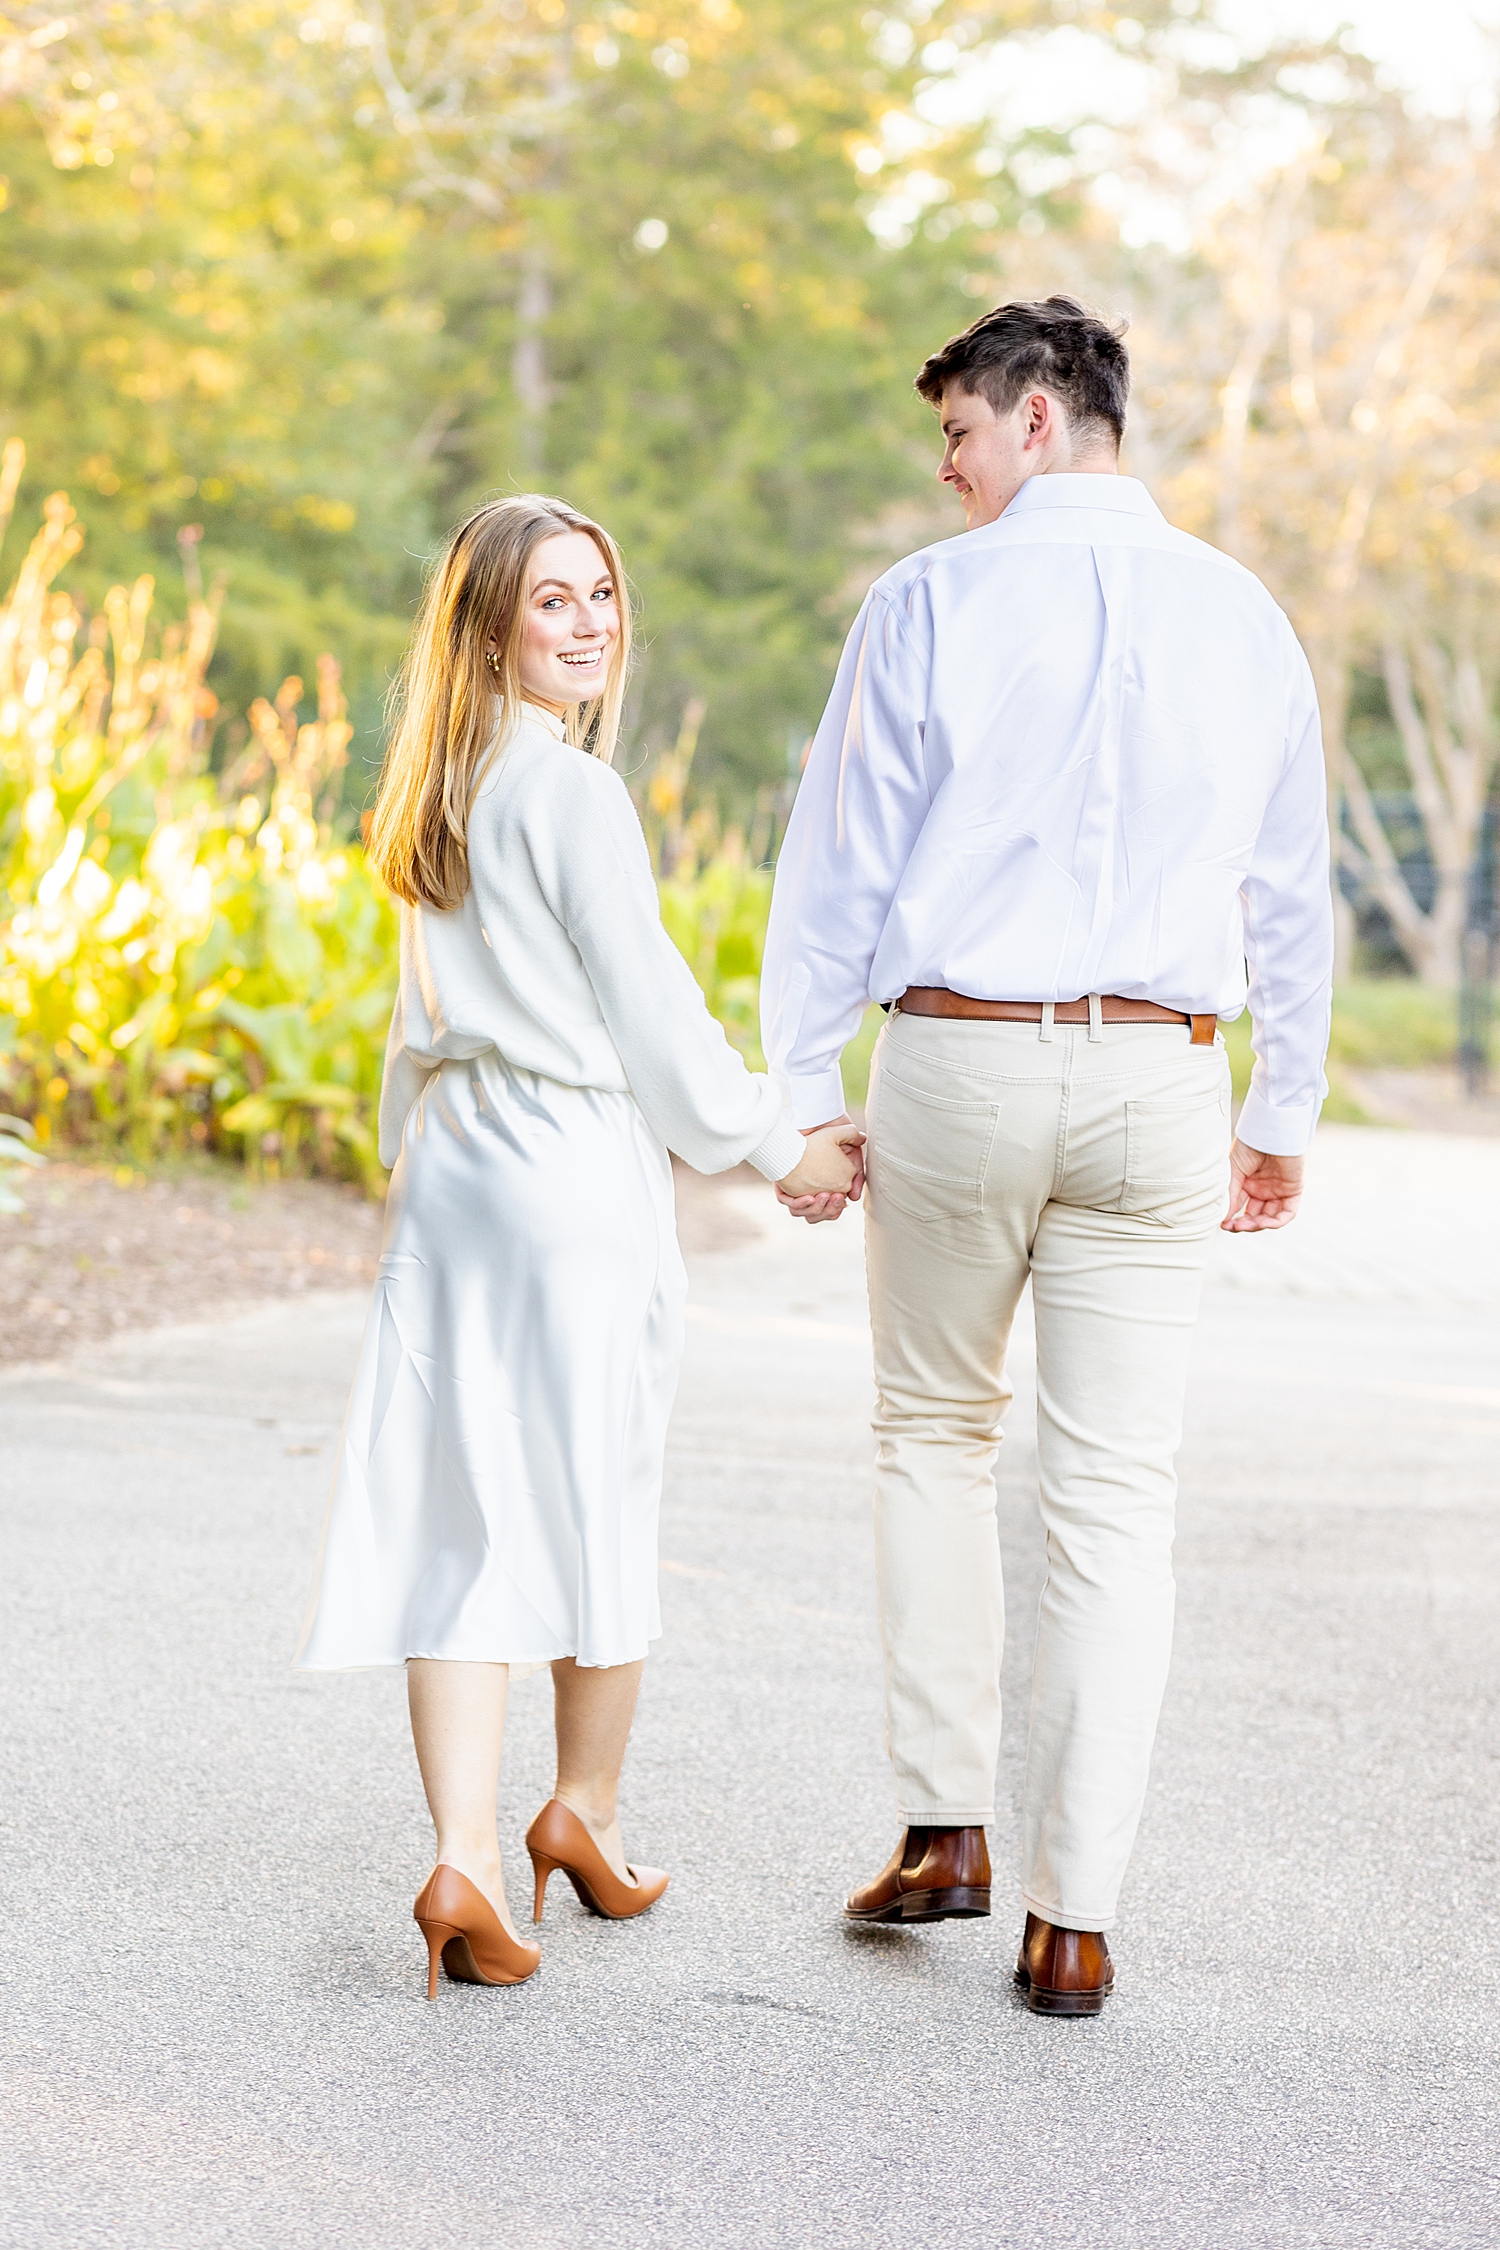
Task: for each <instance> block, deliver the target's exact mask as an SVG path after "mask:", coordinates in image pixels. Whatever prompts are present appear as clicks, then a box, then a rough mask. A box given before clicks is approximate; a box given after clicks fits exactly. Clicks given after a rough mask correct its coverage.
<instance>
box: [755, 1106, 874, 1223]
mask: <svg viewBox="0 0 1500 2250" xmlns="http://www.w3.org/2000/svg"><path fill="white" fill-rule="evenodd" d="M804 1137H805V1139H806V1141H807V1146H806V1148H805V1149H804V1150H803V1152H802V1161H801V1163H800V1164H798V1165H796V1166H794V1168H793V1169H792V1170H791V1171H790V1172H788V1173H787V1174H786V1176H785V1177H784V1178H783V1179H780V1180H778V1181H777V1183H776V1195H777V1200H778V1201H779V1202H780V1203H782V1204H784V1205H785V1207H786V1209H787V1210H788V1211H790V1213H791V1214H792V1217H793V1218H794V1219H806V1220H807V1222H808V1224H809V1225H810V1226H816V1225H817V1223H818V1221H819V1220H820V1219H836V1218H838V1217H839V1216H840V1214H841V1213H842V1211H843V1208H844V1205H845V1203H857V1202H858V1201H859V1198H860V1194H861V1191H862V1190H863V1188H864V1184H865V1161H864V1157H863V1156H862V1155H861V1153H860V1151H861V1150H862V1149H863V1147H864V1141H865V1136H864V1134H863V1133H861V1132H858V1131H856V1129H855V1126H854V1123H853V1120H852V1119H851V1118H849V1117H838V1118H835V1119H834V1121H833V1123H832V1124H831V1125H814V1126H810V1127H804Z"/></svg>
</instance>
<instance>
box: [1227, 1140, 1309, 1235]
mask: <svg viewBox="0 0 1500 2250" xmlns="http://www.w3.org/2000/svg"><path fill="white" fill-rule="evenodd" d="M1306 1164H1307V1159H1306V1157H1305V1156H1266V1155H1263V1154H1262V1152H1261V1150H1259V1149H1258V1148H1246V1146H1245V1144H1244V1142H1243V1141H1236V1142H1235V1144H1234V1146H1233V1147H1232V1148H1231V1149H1230V1151H1229V1209H1228V1211H1227V1212H1226V1213H1225V1215H1224V1217H1223V1218H1222V1219H1221V1220H1220V1222H1219V1224H1220V1226H1221V1227H1222V1228H1223V1230H1224V1232H1225V1234H1264V1233H1267V1232H1269V1231H1270V1230H1271V1229H1272V1228H1274V1227H1285V1226H1290V1225H1291V1222H1292V1221H1293V1219H1295V1218H1296V1216H1297V1206H1298V1204H1299V1203H1300V1202H1301V1201H1302V1174H1303V1171H1304V1170H1305V1168H1306Z"/></svg>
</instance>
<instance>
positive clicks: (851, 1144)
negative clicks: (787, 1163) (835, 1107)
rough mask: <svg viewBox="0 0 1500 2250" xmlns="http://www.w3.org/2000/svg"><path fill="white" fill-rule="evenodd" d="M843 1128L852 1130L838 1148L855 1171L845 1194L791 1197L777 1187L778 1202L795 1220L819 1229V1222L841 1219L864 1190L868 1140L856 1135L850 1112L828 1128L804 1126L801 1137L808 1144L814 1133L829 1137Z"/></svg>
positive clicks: (829, 1121)
mask: <svg viewBox="0 0 1500 2250" xmlns="http://www.w3.org/2000/svg"><path fill="white" fill-rule="evenodd" d="M840 1125H847V1126H848V1127H849V1133H850V1138H849V1139H847V1140H845V1139H844V1138H843V1137H842V1136H840V1142H839V1145H840V1147H841V1148H842V1149H843V1150H844V1153H845V1155H846V1156H847V1157H848V1158H849V1161H850V1163H851V1164H852V1165H853V1167H854V1178H853V1180H852V1181H851V1182H850V1184H849V1187H848V1189H847V1190H846V1191H845V1192H844V1193H843V1194H833V1193H828V1194H822V1195H796V1194H790V1195H789V1194H787V1193H786V1192H785V1190H784V1189H783V1186H782V1184H781V1182H780V1181H779V1180H778V1182H777V1183H776V1197H777V1201H778V1202H779V1203H781V1204H782V1206H783V1207H784V1208H785V1209H786V1210H788V1211H789V1212H790V1213H791V1215H792V1217H793V1218H794V1219H806V1221H807V1223H808V1225H809V1226H816V1225H817V1224H818V1222H819V1220H820V1219H838V1218H842V1216H843V1211H844V1205H845V1203H846V1202H847V1203H857V1202H858V1201H859V1199H860V1196H861V1194H862V1193H863V1190H864V1184H865V1158H864V1138H865V1137H864V1135H863V1133H857V1132H856V1131H855V1129H854V1120H853V1118H852V1117H850V1115H849V1113H848V1111H847V1110H846V1111H845V1112H844V1115H843V1116H842V1117H831V1118H830V1119H829V1120H828V1123H827V1124H826V1125H804V1126H803V1127H802V1136H803V1139H804V1140H808V1139H811V1137H812V1135H813V1134H814V1133H826V1132H828V1131H829V1130H830V1129H836V1128H837V1127H839V1126H840Z"/></svg>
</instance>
